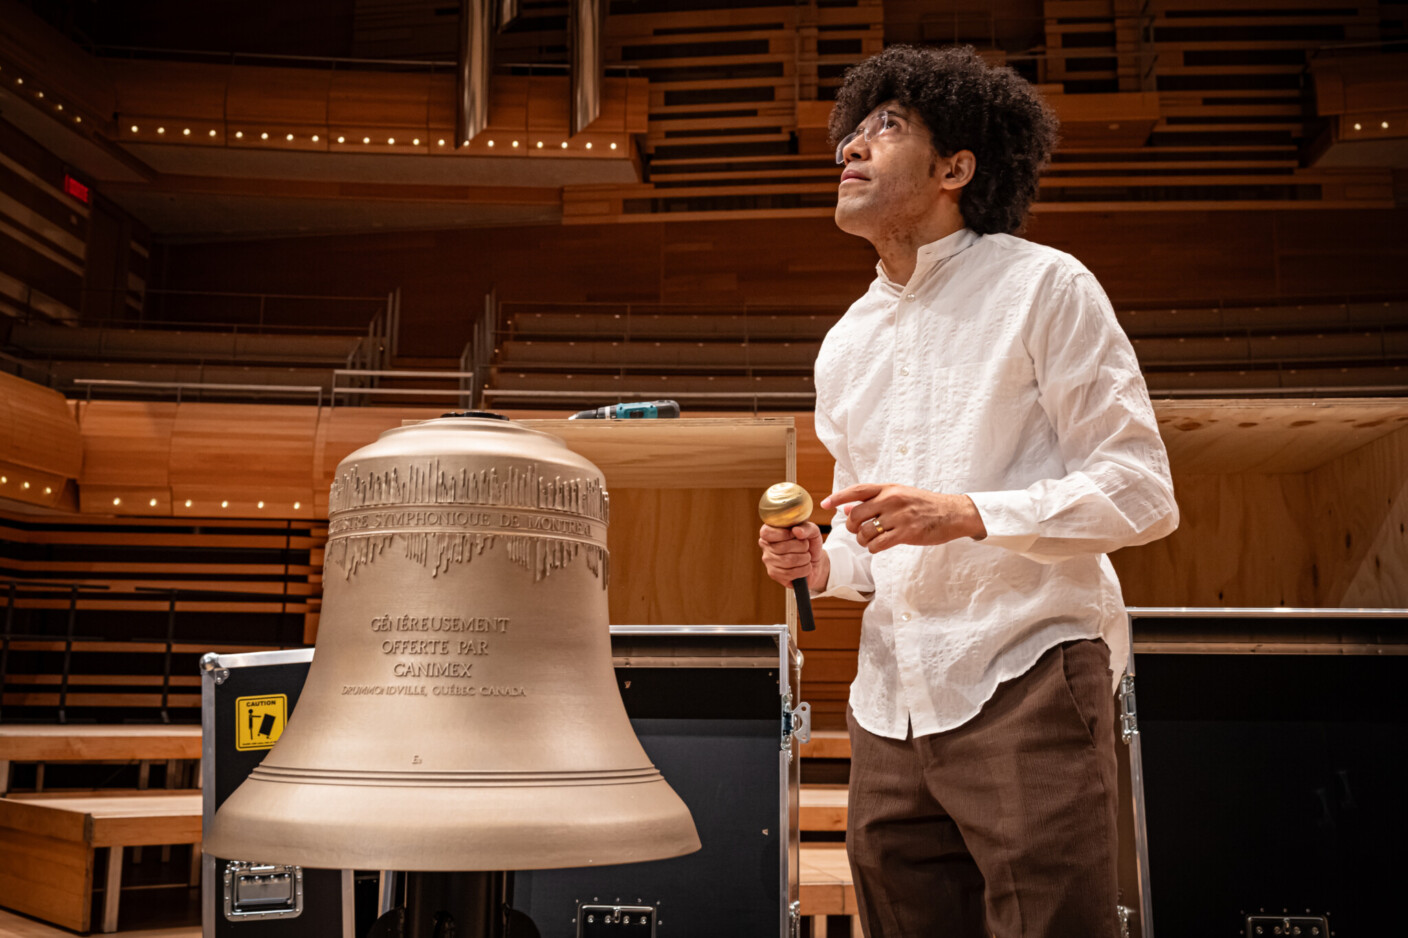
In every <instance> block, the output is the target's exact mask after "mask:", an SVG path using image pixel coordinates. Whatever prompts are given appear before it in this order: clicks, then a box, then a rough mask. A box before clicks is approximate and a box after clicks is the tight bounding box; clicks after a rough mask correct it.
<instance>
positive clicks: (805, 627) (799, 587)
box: [792, 576, 816, 632]
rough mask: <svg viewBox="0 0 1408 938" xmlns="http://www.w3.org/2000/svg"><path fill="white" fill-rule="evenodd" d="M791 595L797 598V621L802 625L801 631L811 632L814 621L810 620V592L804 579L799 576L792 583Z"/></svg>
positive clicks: (813, 627) (814, 624) (814, 625)
mask: <svg viewBox="0 0 1408 938" xmlns="http://www.w3.org/2000/svg"><path fill="white" fill-rule="evenodd" d="M792 595H793V596H796V597H797V621H798V622H800V623H802V631H803V632H810V631H812V630H813V629H815V628H816V620H815V619H813V618H812V590H811V587H810V586H809V585H807V578H806V577H804V576H799V577H797V579H795V580H793V581H792Z"/></svg>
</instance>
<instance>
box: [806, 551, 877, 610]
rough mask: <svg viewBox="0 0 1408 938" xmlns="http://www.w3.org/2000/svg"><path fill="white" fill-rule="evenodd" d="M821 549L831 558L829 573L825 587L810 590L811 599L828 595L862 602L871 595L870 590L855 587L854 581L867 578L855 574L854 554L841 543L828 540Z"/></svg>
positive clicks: (866, 578)
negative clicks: (864, 590)
mask: <svg viewBox="0 0 1408 938" xmlns="http://www.w3.org/2000/svg"><path fill="white" fill-rule="evenodd" d="M821 549H822V550H824V551H826V553H827V556H829V557H830V558H831V573H830V575H829V576H828V577H827V580H826V589H824V590H822V591H821V592H819V593H818V592H815V591H813V592H812V594H811V595H812V599H824V598H826V597H828V596H838V597H840V598H842V599H853V600H859V601H861V602H864V601H865V600H867V599H869V598H870V596H871V593H870V592H863V591H861V590H859V589H856V583H857V581H860V580H868V579H869V578H868V577H864V578H863V577H859V576H857V571H856V557H855V554H854V553H853V552H852V551H851V550H850V549H849V548H848V547H846V546H845V545H843V544H832V543H831V542H830V541H829V540H828V541H827V542H826V543H825V544H823V545H822V548H821Z"/></svg>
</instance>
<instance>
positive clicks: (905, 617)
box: [900, 612, 909, 622]
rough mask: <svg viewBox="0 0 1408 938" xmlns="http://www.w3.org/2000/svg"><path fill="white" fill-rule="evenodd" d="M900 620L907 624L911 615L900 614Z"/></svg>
mask: <svg viewBox="0 0 1408 938" xmlns="http://www.w3.org/2000/svg"><path fill="white" fill-rule="evenodd" d="M900 618H901V619H903V620H904V621H905V622H908V621H909V613H907V612H902V613H900Z"/></svg>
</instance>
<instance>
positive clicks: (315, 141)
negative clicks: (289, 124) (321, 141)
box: [313, 134, 318, 143]
mask: <svg viewBox="0 0 1408 938" xmlns="http://www.w3.org/2000/svg"><path fill="white" fill-rule="evenodd" d="M313 142H314V143H317V142H318V135H317V134H314V135H313Z"/></svg>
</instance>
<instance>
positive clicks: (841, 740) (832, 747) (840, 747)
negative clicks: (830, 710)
mask: <svg viewBox="0 0 1408 938" xmlns="http://www.w3.org/2000/svg"><path fill="white" fill-rule="evenodd" d="M850 757H851V737H850V734H849V733H847V732H846V731H845V730H812V738H811V739H809V740H807V741H806V742H805V743H802V758H804V759H849V758H850Z"/></svg>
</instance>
